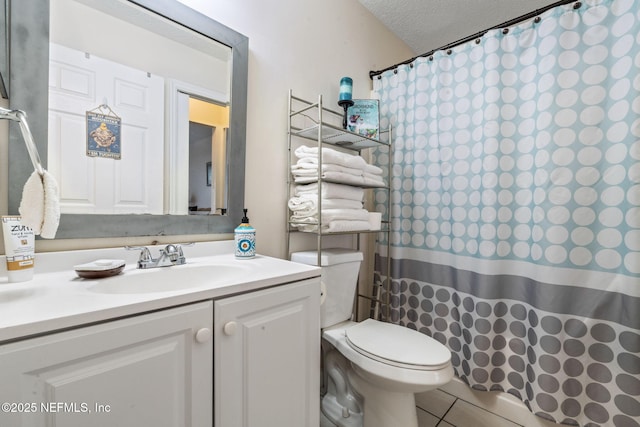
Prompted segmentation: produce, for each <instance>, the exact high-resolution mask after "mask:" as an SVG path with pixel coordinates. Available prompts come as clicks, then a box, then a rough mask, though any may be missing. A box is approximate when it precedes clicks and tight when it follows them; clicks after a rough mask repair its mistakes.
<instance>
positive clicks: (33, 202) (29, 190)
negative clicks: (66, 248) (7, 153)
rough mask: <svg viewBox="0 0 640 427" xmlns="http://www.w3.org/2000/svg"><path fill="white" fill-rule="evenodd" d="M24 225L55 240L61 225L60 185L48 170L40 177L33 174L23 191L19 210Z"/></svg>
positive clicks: (37, 233) (46, 237)
mask: <svg viewBox="0 0 640 427" xmlns="http://www.w3.org/2000/svg"><path fill="white" fill-rule="evenodd" d="M18 211H19V212H20V216H21V217H22V219H21V222H22V224H24V225H26V226H27V227H30V228H32V229H33V232H34V234H36V235H40V236H41V237H43V238H45V239H53V238H54V237H55V236H56V231H58V225H59V224H60V199H59V196H58V183H57V182H56V180H55V178H54V177H53V175H51V174H50V173H49V172H47V171H46V170H45V171H44V174H43V175H42V176H40V174H39V173H38V172H35V171H34V172H33V173H32V174H31V176H30V177H29V179H27V182H26V183H25V185H24V188H23V189H22V200H21V201H20V207H19V208H18Z"/></svg>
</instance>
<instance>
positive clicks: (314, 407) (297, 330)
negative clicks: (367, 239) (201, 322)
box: [214, 278, 320, 427]
mask: <svg viewBox="0 0 640 427" xmlns="http://www.w3.org/2000/svg"><path fill="white" fill-rule="evenodd" d="M319 282H320V279H319V278H315V279H308V280H303V281H300V282H297V283H293V284H288V285H284V286H278V287H273V288H269V289H265V290H261V291H256V292H251V293H248V294H243V295H238V296H234V297H230V298H224V299H220V300H217V301H215V306H214V319H215V322H214V324H215V328H214V345H215V357H214V393H215V396H216V398H215V405H214V419H215V427H258V426H259V427H317V426H318V424H319V402H320V396H319V390H320V383H319V381H320V283H319Z"/></svg>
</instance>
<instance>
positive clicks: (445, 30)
mask: <svg viewBox="0 0 640 427" xmlns="http://www.w3.org/2000/svg"><path fill="white" fill-rule="evenodd" d="M358 1H359V2H360V3H361V4H362V5H363V6H364V7H365V8H367V9H368V10H369V11H370V12H371V13H372V14H373V15H375V16H376V17H377V18H378V19H379V20H380V21H381V22H382V23H383V24H384V25H385V26H386V27H387V28H389V30H391V32H393V33H394V34H395V35H397V36H398V37H399V38H400V39H402V40H403V41H404V42H405V43H406V44H407V45H409V47H410V48H411V49H413V51H414V53H415V54H416V56H417V55H421V54H423V53H427V52H429V51H431V50H434V49H438V48H439V47H442V46H444V45H446V44H449V43H451V42H454V41H456V40H460V39H462V38H464V37H467V36H470V35H472V34H475V33H478V32H480V31H483V30H486V29H488V28H491V27H494V26H496V25H499V24H501V23H503V22H507V21H509V20H511V19H513V18H516V17H518V16H521V15H524V14H527V13H529V12H533V11H535V10H536V9H539V8H542V7H544V6H547V5H550V4H552V3H555V2H556V1H557V0H358ZM407 59H409V58H407ZM389 65H392V64H389Z"/></svg>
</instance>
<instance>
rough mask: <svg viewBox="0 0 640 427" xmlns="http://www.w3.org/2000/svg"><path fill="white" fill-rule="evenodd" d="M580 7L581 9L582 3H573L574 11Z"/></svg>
mask: <svg viewBox="0 0 640 427" xmlns="http://www.w3.org/2000/svg"><path fill="white" fill-rule="evenodd" d="M581 7H582V3H580V2H579V1H578V2H575V4H574V5H573V8H574V9H580V8H581Z"/></svg>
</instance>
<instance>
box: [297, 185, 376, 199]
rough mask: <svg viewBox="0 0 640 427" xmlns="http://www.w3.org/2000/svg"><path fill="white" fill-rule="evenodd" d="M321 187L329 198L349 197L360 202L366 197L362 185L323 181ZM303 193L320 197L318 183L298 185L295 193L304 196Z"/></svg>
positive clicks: (323, 194) (324, 195)
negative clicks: (353, 185) (355, 185)
mask: <svg viewBox="0 0 640 427" xmlns="http://www.w3.org/2000/svg"><path fill="white" fill-rule="evenodd" d="M321 189H322V191H321V192H322V197H324V198H327V199H349V200H357V201H359V202H361V201H362V200H363V199H364V189H362V188H360V187H352V186H350V185H344V184H334V183H332V182H323V183H322V187H321ZM303 194H315V195H316V197H318V196H317V195H318V183H317V182H314V183H312V184H306V185H296V188H295V195H296V196H302V195H303Z"/></svg>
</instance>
